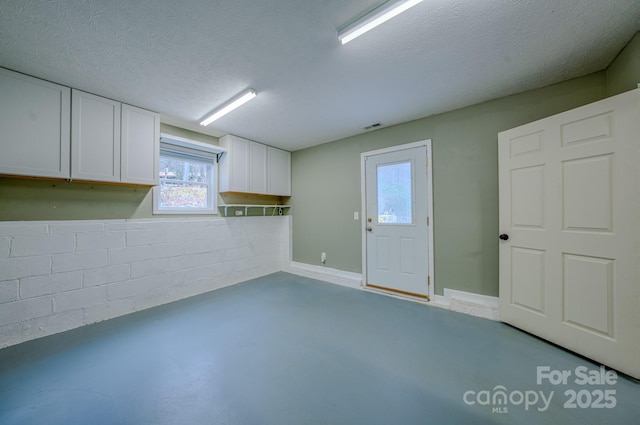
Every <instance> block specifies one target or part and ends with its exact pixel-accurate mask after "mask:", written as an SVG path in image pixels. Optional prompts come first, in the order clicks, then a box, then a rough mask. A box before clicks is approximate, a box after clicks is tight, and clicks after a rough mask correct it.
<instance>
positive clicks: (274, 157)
mask: <svg viewBox="0 0 640 425" xmlns="http://www.w3.org/2000/svg"><path fill="white" fill-rule="evenodd" d="M267 162H268V164H267V168H268V169H269V178H268V189H267V191H268V192H269V193H270V194H272V195H279V196H291V152H287V151H283V150H282V149H276V148H273V147H271V146H269V147H268V148H267Z"/></svg>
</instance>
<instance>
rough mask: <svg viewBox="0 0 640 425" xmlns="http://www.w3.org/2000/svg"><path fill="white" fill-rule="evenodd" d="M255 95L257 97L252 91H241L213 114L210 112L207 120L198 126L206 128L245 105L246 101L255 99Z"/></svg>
mask: <svg viewBox="0 0 640 425" xmlns="http://www.w3.org/2000/svg"><path fill="white" fill-rule="evenodd" d="M257 95H258V93H257V92H256V91H255V90H254V89H247V90H245V91H243V92H242V93H240V94H239V95H237V96H235V97H234V98H232V99H231V100H229V101H228V102H227V103H225V104H224V105H222V106H220V107H219V108H217V109H215V110H214V111H213V112H211V114H210V115H209V116H208V117H207V118H205V119H204V120H203V121H202V122H201V123H200V125H202V126H207V125H209V124H211V123H212V122H214V121H215V120H217V119H218V118H220V117H223V116H225V115H227V114H228V113H229V112H231V111H233V110H234V109H236V108H237V107H239V106H242V105H244V104H245V103H247V102H248V101H250V100H251V99H253V98H254V97H256V96H257Z"/></svg>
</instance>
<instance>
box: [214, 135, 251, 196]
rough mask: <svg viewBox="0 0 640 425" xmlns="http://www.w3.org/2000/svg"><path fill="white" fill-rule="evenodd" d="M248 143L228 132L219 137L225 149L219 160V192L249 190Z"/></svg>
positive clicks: (249, 142)
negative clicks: (225, 151)
mask: <svg viewBox="0 0 640 425" xmlns="http://www.w3.org/2000/svg"><path fill="white" fill-rule="evenodd" d="M250 144H251V141H249V140H247V139H242V138H240V137H236V136H233V135H230V134H228V135H226V136H223V137H221V138H220V145H221V146H222V147H224V148H226V149H227V153H226V154H224V155H223V156H222V160H221V161H220V187H219V190H220V192H245V193H246V192H249V146H250Z"/></svg>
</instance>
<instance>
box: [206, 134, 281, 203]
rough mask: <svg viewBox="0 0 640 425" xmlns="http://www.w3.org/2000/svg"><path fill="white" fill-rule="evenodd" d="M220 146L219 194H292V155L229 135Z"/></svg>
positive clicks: (221, 140) (221, 141)
mask: <svg viewBox="0 0 640 425" xmlns="http://www.w3.org/2000/svg"><path fill="white" fill-rule="evenodd" d="M220 145H221V146H222V147H224V148H226V149H227V153H226V154H224V155H223V156H222V159H221V161H220V185H219V190H220V192H239V193H254V194H259V195H278V196H290V195H291V154H290V153H289V152H286V151H283V150H280V149H276V148H272V147H271V146H267V145H263V144H261V143H256V142H252V141H251V140H247V139H243V138H241V137H237V136H233V135H230V134H229V135H226V136H223V137H221V138H220Z"/></svg>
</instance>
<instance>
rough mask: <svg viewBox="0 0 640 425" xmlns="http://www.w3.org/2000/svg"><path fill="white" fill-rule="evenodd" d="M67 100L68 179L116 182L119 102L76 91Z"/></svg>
mask: <svg viewBox="0 0 640 425" xmlns="http://www.w3.org/2000/svg"><path fill="white" fill-rule="evenodd" d="M71 100H72V102H71V105H72V106H71V178H73V179H80V180H95V181H106V182H119V181H120V105H121V104H120V102H116V101H114V100H111V99H105V98H103V97H100V96H95V95H93V94H89V93H84V92H81V91H78V90H73V91H72V98H71Z"/></svg>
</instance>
